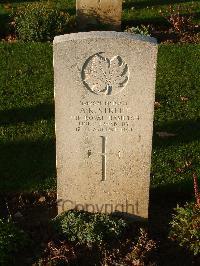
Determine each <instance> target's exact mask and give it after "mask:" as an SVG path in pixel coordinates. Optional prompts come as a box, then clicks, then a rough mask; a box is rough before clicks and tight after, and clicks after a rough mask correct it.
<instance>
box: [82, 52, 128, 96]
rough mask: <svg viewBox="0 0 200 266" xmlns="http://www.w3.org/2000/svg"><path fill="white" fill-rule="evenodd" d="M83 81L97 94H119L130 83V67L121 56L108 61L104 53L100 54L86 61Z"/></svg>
mask: <svg viewBox="0 0 200 266" xmlns="http://www.w3.org/2000/svg"><path fill="white" fill-rule="evenodd" d="M82 80H83V83H84V84H85V86H86V87H87V88H88V89H89V90H90V91H91V92H93V93H95V94H100V95H111V94H117V93H119V92H120V91H122V90H123V89H124V88H125V86H126V85H127V83H128V80H129V69H128V65H127V64H126V63H125V62H124V61H123V59H122V58H121V57H120V56H119V55H117V56H114V57H113V58H112V59H108V58H106V57H103V56H102V53H98V54H95V55H93V56H91V57H89V58H88V59H87V60H86V62H85V64H84V66H83V69H82Z"/></svg>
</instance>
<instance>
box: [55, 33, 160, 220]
mask: <svg viewBox="0 0 200 266" xmlns="http://www.w3.org/2000/svg"><path fill="white" fill-rule="evenodd" d="M156 58H157V44H156V40H155V39H154V38H150V37H144V36H141V35H133V34H129V33H117V32H90V33H77V34H69V35H63V36H58V37H56V38H55V40H54V73H55V111H56V138H57V140H56V146H57V180H58V185H57V187H58V189H57V191H58V200H59V204H58V205H59V213H60V212H62V211H65V210H69V209H84V210H86V211H91V212H108V213H109V212H115V211H120V212H125V213H128V214H131V215H133V216H134V217H137V218H147V217H148V202H149V183H150V165H151V149H152V131H153V112H154V94H155V80H156Z"/></svg>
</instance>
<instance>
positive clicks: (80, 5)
mask: <svg viewBox="0 0 200 266" xmlns="http://www.w3.org/2000/svg"><path fill="white" fill-rule="evenodd" d="M76 14H77V22H78V28H79V30H87V29H90V30H91V29H95V28H98V27H99V25H100V24H101V26H102V27H105V29H108V30H120V28H121V16H122V0H76Z"/></svg>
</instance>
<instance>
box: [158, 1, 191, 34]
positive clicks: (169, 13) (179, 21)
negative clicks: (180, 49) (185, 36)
mask: <svg viewBox="0 0 200 266" xmlns="http://www.w3.org/2000/svg"><path fill="white" fill-rule="evenodd" d="M182 12H184V10H183V9H182V7H181V6H177V7H172V6H171V5H170V6H169V7H168V9H167V10H165V11H162V10H161V11H160V13H161V15H162V16H163V17H164V18H165V19H166V20H167V21H168V22H169V23H170V24H171V26H172V29H173V30H174V31H175V32H177V33H183V32H185V31H187V30H191V29H192V28H193V27H194V25H193V23H192V15H191V10H187V12H188V13H189V14H190V15H187V16H186V15H182V14H181V13H182Z"/></svg>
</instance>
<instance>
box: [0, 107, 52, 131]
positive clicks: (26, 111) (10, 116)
mask: <svg viewBox="0 0 200 266" xmlns="http://www.w3.org/2000/svg"><path fill="white" fill-rule="evenodd" d="M52 117H54V106H53V104H50V103H49V104H48V103H43V104H38V105H36V106H31V107H24V108H19V109H18V108H16V109H10V110H4V111H0V126H3V125H13V124H16V123H21V122H24V123H30V122H34V121H36V120H41V119H44V120H47V119H49V118H52Z"/></svg>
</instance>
